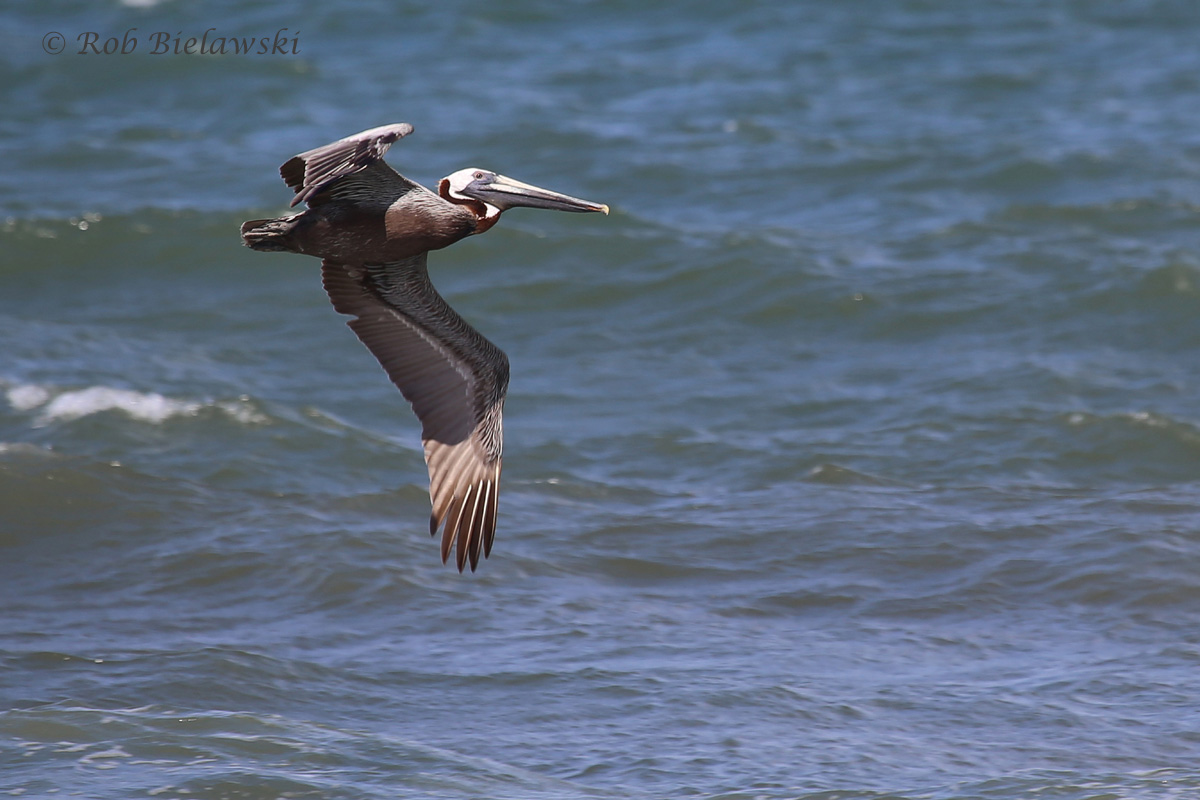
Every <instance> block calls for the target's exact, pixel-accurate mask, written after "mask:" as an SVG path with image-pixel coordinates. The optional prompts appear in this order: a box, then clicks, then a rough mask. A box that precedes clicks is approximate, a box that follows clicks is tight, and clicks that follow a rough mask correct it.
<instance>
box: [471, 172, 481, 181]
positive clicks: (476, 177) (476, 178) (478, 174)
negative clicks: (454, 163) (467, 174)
mask: <svg viewBox="0 0 1200 800" xmlns="http://www.w3.org/2000/svg"><path fill="white" fill-rule="evenodd" d="M471 177H473V178H474V179H475V180H477V181H481V180H483V178H484V175H483V170H475V174H474V175H472V176H471Z"/></svg>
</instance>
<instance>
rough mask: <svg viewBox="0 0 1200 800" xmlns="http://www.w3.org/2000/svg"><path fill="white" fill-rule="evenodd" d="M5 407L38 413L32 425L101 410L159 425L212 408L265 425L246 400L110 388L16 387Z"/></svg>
mask: <svg viewBox="0 0 1200 800" xmlns="http://www.w3.org/2000/svg"><path fill="white" fill-rule="evenodd" d="M5 395H6V397H7V399H8V403H9V405H11V406H12V407H13V409H15V410H16V411H34V410H35V409H36V410H38V416H37V418H36V419H35V421H34V424H35V425H39V426H41V425H48V424H50V423H51V422H59V421H69V420H73V419H80V418H81V417H87V416H90V415H92V414H99V413H101V412H104V411H120V412H122V413H124V414H126V415H128V416H130V417H132V418H133V419H135V420H138V421H139V422H149V423H152V424H159V423H162V422H165V421H166V420H168V419H171V418H172V417H194V416H196V415H197V414H199V413H200V412H201V411H203V410H204V409H205V408H216V409H219V410H220V411H223V412H224V413H225V414H227V415H229V416H230V417H231V418H232V419H233V420H234V421H236V422H240V423H243V424H246V425H257V424H263V423H266V422H268V421H269V420H268V419H267V417H265V416H264V415H263V414H261V413H259V412H258V411H255V410H254V408H253V407H251V405H250V404H249V398H246V397H241V398H239V399H238V400H236V401H220V402H212V403H201V402H196V401H194V400H177V399H173V398H170V397H165V396H163V395H161V394H158V393H157V392H135V391H132V390H130V389H114V388H112V387H110V386H89V387H88V388H86V389H76V390H67V391H62V392H56V391H55V390H53V389H50V388H47V387H45V386H38V385H36V384H18V385H15V386H10V387H8V389H7V390H6V391H5Z"/></svg>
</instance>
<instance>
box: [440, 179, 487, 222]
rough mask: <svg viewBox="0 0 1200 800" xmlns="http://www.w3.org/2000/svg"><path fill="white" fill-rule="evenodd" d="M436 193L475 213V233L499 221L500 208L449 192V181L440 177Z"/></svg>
mask: <svg viewBox="0 0 1200 800" xmlns="http://www.w3.org/2000/svg"><path fill="white" fill-rule="evenodd" d="M438 195H439V196H440V197H441V198H442V199H443V200H445V201H447V202H450V203H454V204H455V205H456V206H462V207H464V208H466V209H467V210H469V211H470V212H471V213H472V214H474V215H475V219H476V222H475V233H483V232H484V231H486V230H488V229H489V228H491V227H492V226H493V225H495V224H496V223H497V222H499V221H500V214H501V213H502V212H501V210H500V209H498V208H496V207H495V206H489V205H488V204H487V203H485V202H483V201H482V200H475V199H473V198H470V197H460V196H456V195H454V194H452V193H451V191H450V181H449V180H447V179H446V178H442V179H441V180H440V181H439V182H438Z"/></svg>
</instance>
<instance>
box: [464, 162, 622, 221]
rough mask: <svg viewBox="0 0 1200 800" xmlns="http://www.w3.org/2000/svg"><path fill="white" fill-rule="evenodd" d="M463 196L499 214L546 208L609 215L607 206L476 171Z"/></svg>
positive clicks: (494, 174) (484, 171)
mask: <svg viewBox="0 0 1200 800" xmlns="http://www.w3.org/2000/svg"><path fill="white" fill-rule="evenodd" d="M461 192H462V194H464V195H466V196H467V197H472V198H474V199H476V200H480V201H482V202H484V203H487V204H488V205H490V206H495V207H496V208H498V209H500V210H501V211H506V210H508V209H510V208H517V207H524V208H548V209H552V210H554V211H576V212H584V211H600V212H602V213H604V214H607V213H608V206H606V205H604V204H603V203H593V202H592V201H590V200H580V199H579V198H578V197H571V196H570V195H568V194H560V193H559V192H552V191H550V190H549V189H541V188H539V187H537V186H530V185H529V184H528V183H522V182H521V181H518V180H513V179H512V178H506V177H505V176H503V175H497V174H496V173H494V172H488V171H486V170H476V171H475V172H474V174H473V175H472V179H471V182H470V183H468V184H467V185H466V186H465V187H463V189H462V190H461Z"/></svg>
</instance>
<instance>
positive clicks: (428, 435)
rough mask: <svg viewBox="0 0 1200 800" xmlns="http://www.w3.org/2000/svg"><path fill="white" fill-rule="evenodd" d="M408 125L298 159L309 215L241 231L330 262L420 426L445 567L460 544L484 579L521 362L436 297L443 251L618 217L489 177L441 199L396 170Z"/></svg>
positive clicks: (444, 185) (475, 172) (441, 185)
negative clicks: (593, 215)
mask: <svg viewBox="0 0 1200 800" xmlns="http://www.w3.org/2000/svg"><path fill="white" fill-rule="evenodd" d="M412 130H413V128H412V126H411V125H409V124H407V123H403V122H402V123H398V124H394V125H384V126H381V127H379V128H372V129H370V130H366V131H363V132H362V133H357V134H355V135H353V136H348V137H346V138H345V139H339V140H338V141H336V142H332V143H331V144H327V145H324V146H323V147H318V148H316V149H315V150H309V151H307V152H304V153H301V154H299V155H298V156H295V157H294V158H292V159H290V160H289V161H288V162H287V163H285V164H284V165H283V166H282V167H280V168H279V173H280V174H281V175H282V176H283V180H284V181H285V182H286V183H287V185H288V186H289V187H290V188H291V189H292V191H294V192H295V193H296V196H295V197H294V198H292V206H295V205H297V204H298V203H302V202H303V203H307V204H308V209H307V210H306V211H304V212H303V213H300V214H294V215H292V216H288V217H281V218H279V219H256V220H250V221H249V222H246V223H244V224H243V225H242V240H243V242H244V243H245V245H246V246H247V247H249V248H251V249H253V250H266V251H286V252H289V253H303V254H304V255H309V256H316V257H317V258H319V259H321V279H322V282H323V284H324V286H325V291H326V292H327V293H328V294H329V299H330V300H331V301H332V302H333V307H334V310H336V311H338V312H340V313H342V314H349V315H351V316H352V317H354V319H351V320H350V321H349V322H348V323H347V324H348V325H349V326H350V328H351V329H352V330H353V331H354V333H355V334H357V335H358V338H359V339H360V340H361V341H362V343H363V344H364V345H366V347H367V349H368V350H370V351H371V353H372V354H373V355H374V356H375V358H377V359H379V363H380V364H381V365H382V366H383V368H384V370H385V371H386V372H387V375H388V377H389V378H391V380H392V382H393V383H394V384H396V386H397V387H398V388H399V389H400V391H401V392H402V393H403V394H404V397H405V398H406V399H407V400H408V401H409V402H410V403H411V404H412V407H413V411H415V412H416V415H417V418H418V419H420V421H421V439H422V440H423V442H424V445H425V463H426V465H427V466H428V467H429V499H430V501H431V503H432V505H433V513H432V514H431V515H430V517H429V532H430V534H431V535H434V536H436V535H437V531H438V528H439V527H442V526H443V523H445V524H444V527H442V562H443V563H445V561H446V559H447V558H448V557H449V555H450V549H451V547H453V546H454V545H455V542H457V550H456V562H457V564H458V570H459V572H462V570H463V566H464V565H465V564H466V563H467V562H468V561H469V562H470V564H471V571H472V572H474V571H475V567H476V565H477V564H478V563H479V554H480V552H481V551H482V552H483V555H484V557H485V558H486V557H487V556H488V555H489V554H490V553H491V551H492V541H493V539H494V538H495V535H496V507H497V499H498V492H499V488H500V487H499V484H500V459H501V450H502V433H501V416H502V412H503V408H504V394H505V392H506V391H507V389H508V358H507V357H506V356H505V355H504V353H503V352H502V351H501V350H500V348H498V347H496V346H495V345H494V344H492V343H491V342H489V341H488V340H487V339H485V338H483V335H482V334H480V333H479V332H478V331H476V330H475V329H474V328H472V327H471V326H470V325H469V324H467V322H466V320H464V319H463V318H462V317H460V316H459V315H458V314H457V313H455V311H454V309H452V308H451V307H450V306H449V305H447V303H446V301H445V300H443V299H442V296H441V295H439V294H438V293H437V290H436V289H434V288H433V284H432V283H431V282H430V281H429V273H428V271H427V269H426V264H425V262H426V258H427V256H428V254H429V251H430V250H439V249H441V248H443V247H446V246H448V245H452V244H454V243H455V242H457V241H458V240H460V239H464V238H466V237H467V236H470V235H472V234H476V233H483V232H484V231H486V230H488V229H490V228H491V227H492V226H493V225H495V224H496V222H497V220H499V219H500V215H501V214H502V213H504V212H505V211H507V210H508V209H510V208H516V207H518V206H525V207H528V208H549V209H555V210H558V211H600V212H603V213H605V214H607V213H608V206H606V205H602V204H600V203H591V202H588V201H587V200H580V199H578V198H575V197H569V196H567V195H565V194H559V193H557V192H551V191H547V190H546V189H539V188H538V187H536V186H530V185H529V184H527V183H521V182H520V181H515V180H513V179H512V178H506V177H504V176H503V175H497V174H496V173H494V172H489V171H488V170H484V169H476V168H470V169H463V170H459V171H458V172H455V173H454V174H452V175H449V176H448V177H445V178H443V179H442V180H441V181H439V182H438V188H437V191H436V192H431V191H429V190H428V189H426V188H425V187H423V186H420V185H418V184H416V183H413V182H412V181H410V180H409V179H408V178H405V177H404V176H403V175H400V174H399V173H398V172H396V171H395V170H393V169H392V168H391V167H389V166H388V165H387V164H386V163H385V162H384V161H383V154H384V153H386V152H387V150H388V148H389V147H391V146H392V144H393V143H395V142H396V141H397V140H399V139H401V138H403V137H405V136H407V135H408V134H410V133H412Z"/></svg>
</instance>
